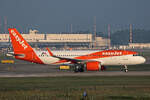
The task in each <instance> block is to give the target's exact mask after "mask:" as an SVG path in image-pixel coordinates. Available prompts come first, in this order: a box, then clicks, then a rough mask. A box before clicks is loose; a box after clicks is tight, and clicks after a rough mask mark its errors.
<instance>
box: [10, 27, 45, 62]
mask: <svg viewBox="0 0 150 100" xmlns="http://www.w3.org/2000/svg"><path fill="white" fill-rule="evenodd" d="M8 30H9V34H10V38H11V42H12V46H13V49H14V55H15V58H17V59H21V60H26V61H30V62H35V63H40V64H43V62H42V61H41V60H40V58H39V57H38V56H37V54H36V53H35V52H34V50H33V49H32V47H31V46H30V45H29V44H28V43H27V41H26V40H25V39H24V38H23V37H22V36H21V34H20V33H19V32H18V31H17V30H16V29H15V28H9V29H8Z"/></svg>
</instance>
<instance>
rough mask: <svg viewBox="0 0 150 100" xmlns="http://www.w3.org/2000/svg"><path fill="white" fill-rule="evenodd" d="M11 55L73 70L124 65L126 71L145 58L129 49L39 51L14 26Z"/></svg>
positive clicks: (10, 30)
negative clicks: (129, 66) (65, 66)
mask: <svg viewBox="0 0 150 100" xmlns="http://www.w3.org/2000/svg"><path fill="white" fill-rule="evenodd" d="M8 30H9V34H10V38H11V43H12V46H13V51H14V52H13V53H12V52H11V53H10V54H11V55H13V56H14V57H15V58H16V59H20V60H25V61H29V62H33V63H38V64H49V65H69V66H73V69H74V72H84V71H85V70H87V71H101V70H104V69H105V66H108V65H121V66H124V71H125V72H128V67H127V66H128V65H136V64H142V63H144V62H145V61H146V59H145V58H144V57H142V56H139V55H138V53H137V52H134V51H129V50H97V51H93V50H92V51H91V50H79V51H74V50H72V51H64V50H59V51H58V50H57V51H51V50H50V49H49V48H47V50H44V51H39V50H36V49H34V48H32V47H31V46H30V45H29V44H28V43H27V41H26V40H25V39H24V38H23V37H22V36H21V34H20V33H19V32H18V31H17V29H16V28H9V29H8Z"/></svg>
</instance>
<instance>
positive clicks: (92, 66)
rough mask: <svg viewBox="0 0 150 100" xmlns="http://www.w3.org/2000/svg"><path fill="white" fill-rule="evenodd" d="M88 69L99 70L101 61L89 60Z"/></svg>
mask: <svg viewBox="0 0 150 100" xmlns="http://www.w3.org/2000/svg"><path fill="white" fill-rule="evenodd" d="M86 69H87V71H99V70H100V69H101V65H100V62H98V61H92V62H87V63H86Z"/></svg>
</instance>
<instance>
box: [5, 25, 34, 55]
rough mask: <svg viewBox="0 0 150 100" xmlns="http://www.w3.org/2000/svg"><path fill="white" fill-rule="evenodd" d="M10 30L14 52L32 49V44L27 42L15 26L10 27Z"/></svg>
mask: <svg viewBox="0 0 150 100" xmlns="http://www.w3.org/2000/svg"><path fill="white" fill-rule="evenodd" d="M8 30H9V34H10V38H11V42H12V46H13V49H14V53H17V52H20V51H22V52H24V51H30V50H32V48H31V46H30V45H29V44H28V43H27V42H26V40H25V39H24V38H23V37H22V36H21V34H19V32H18V31H17V30H16V29H15V28H9V29H8Z"/></svg>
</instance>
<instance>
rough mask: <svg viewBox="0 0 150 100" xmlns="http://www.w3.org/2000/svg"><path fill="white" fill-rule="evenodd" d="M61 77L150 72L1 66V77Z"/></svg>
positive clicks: (32, 65) (21, 65)
mask: <svg viewBox="0 0 150 100" xmlns="http://www.w3.org/2000/svg"><path fill="white" fill-rule="evenodd" d="M61 76H150V71H128V72H123V71H107V70H106V71H85V72H79V73H74V72H73V71H70V70H59V68H58V66H52V65H40V64H32V63H29V64H28V63H23V64H0V77H61Z"/></svg>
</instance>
